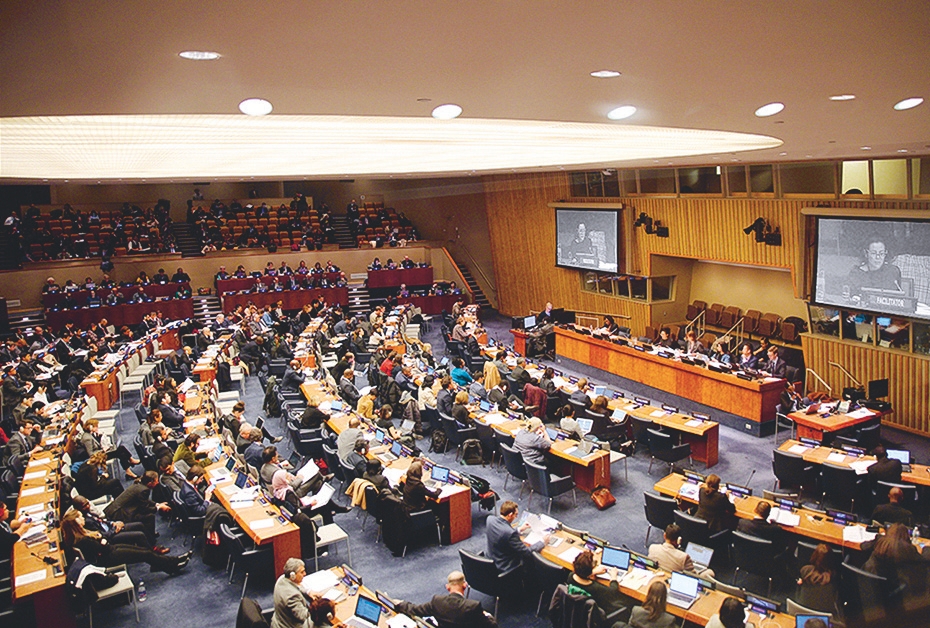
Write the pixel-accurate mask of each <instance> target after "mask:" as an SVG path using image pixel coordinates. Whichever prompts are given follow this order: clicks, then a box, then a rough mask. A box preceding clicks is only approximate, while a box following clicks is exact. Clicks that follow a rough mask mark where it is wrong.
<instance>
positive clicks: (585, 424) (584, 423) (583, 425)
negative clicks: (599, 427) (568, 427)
mask: <svg viewBox="0 0 930 628" xmlns="http://www.w3.org/2000/svg"><path fill="white" fill-rule="evenodd" d="M575 422H576V423H578V429H580V430H581V433H582V434H587V433H588V432H590V431H591V428H592V427H594V420H593V419H575Z"/></svg>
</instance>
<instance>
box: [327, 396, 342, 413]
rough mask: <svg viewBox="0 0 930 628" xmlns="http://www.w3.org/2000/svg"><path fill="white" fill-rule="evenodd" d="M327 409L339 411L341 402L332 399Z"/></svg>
mask: <svg viewBox="0 0 930 628" xmlns="http://www.w3.org/2000/svg"><path fill="white" fill-rule="evenodd" d="M329 409H330V410H332V411H333V412H339V411H341V410H342V402H341V401H340V400H338V399H333V400H332V401H330V402H329Z"/></svg>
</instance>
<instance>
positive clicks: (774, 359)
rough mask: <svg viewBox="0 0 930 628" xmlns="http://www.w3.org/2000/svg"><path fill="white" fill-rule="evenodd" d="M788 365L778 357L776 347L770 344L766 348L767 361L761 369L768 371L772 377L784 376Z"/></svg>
mask: <svg viewBox="0 0 930 628" xmlns="http://www.w3.org/2000/svg"><path fill="white" fill-rule="evenodd" d="M787 368H788V365H787V364H786V363H785V361H784V360H782V359H781V358H780V357H778V347H775V346H771V347H769V350H768V362H766V364H765V367H764V368H763V369H762V370H763V371H765V372H767V373H769V374H770V375H771V376H772V377H784V376H785V372H786V370H787Z"/></svg>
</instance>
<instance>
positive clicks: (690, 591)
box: [669, 571, 699, 598]
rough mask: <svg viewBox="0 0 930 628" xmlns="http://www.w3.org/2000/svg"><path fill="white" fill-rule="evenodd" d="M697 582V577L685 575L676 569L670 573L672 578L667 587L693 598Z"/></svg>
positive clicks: (695, 593)
mask: <svg viewBox="0 0 930 628" xmlns="http://www.w3.org/2000/svg"><path fill="white" fill-rule="evenodd" d="M698 584H699V582H698V579H697V578H692V577H691V576H686V575H685V574H683V573H679V572H677V571H676V572H674V573H673V574H672V579H671V581H670V582H669V588H670V589H671V590H672V591H674V592H675V593H679V594H681V595H685V596H687V597H692V598H693V597H697V594H698Z"/></svg>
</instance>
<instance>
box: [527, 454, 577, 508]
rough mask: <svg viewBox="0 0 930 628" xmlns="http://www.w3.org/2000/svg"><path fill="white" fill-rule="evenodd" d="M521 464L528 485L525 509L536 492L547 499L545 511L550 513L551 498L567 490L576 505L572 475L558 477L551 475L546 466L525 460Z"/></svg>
mask: <svg viewBox="0 0 930 628" xmlns="http://www.w3.org/2000/svg"><path fill="white" fill-rule="evenodd" d="M523 464H524V466H526V479H527V482H528V483H529V485H530V497H529V499H528V500H527V504H526V507H527V509H529V506H530V502H531V501H532V500H533V493H536V494H537V495H540V496H541V497H545V498H547V499H548V500H549V506H548V508H547V509H546V512H547V513H551V512H552V499H553V498H554V497H558V496H559V495H563V494H565V493H567V492H569V491H571V492H572V502H573V503H574V505H575V507H576V508H577V507H578V498H577V496H576V495H575V481H574V480H573V479H572V476H570V475H567V476H564V477H560V476H555V475H552V474H550V473H549V470H548V469H546V467H544V466H542V465H538V464H533V463H532V462H528V461H526V460H524V461H523Z"/></svg>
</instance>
